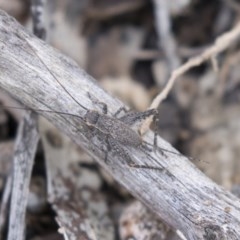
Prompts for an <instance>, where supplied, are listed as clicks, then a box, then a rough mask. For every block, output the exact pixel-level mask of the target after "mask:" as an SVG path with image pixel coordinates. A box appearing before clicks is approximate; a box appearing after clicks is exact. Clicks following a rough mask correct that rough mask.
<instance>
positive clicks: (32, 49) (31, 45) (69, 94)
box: [25, 40, 88, 110]
mask: <svg viewBox="0 0 240 240" xmlns="http://www.w3.org/2000/svg"><path fill="white" fill-rule="evenodd" d="M25 41H26V42H27V44H28V46H29V47H30V48H31V49H32V50H33V53H34V54H35V55H36V56H37V58H38V59H39V60H40V61H41V63H42V64H43V65H44V66H45V68H46V69H47V70H48V72H49V73H50V74H51V75H52V77H53V78H54V79H55V80H56V81H57V83H58V84H59V85H60V86H61V87H62V88H63V89H64V90H65V91H66V93H67V94H68V95H69V96H70V97H71V98H72V99H73V101H74V102H76V103H77V104H78V105H79V106H80V107H82V108H84V109H85V110H88V109H87V108H85V107H84V106H83V105H82V104H80V103H79V102H78V101H77V100H76V99H75V98H74V97H73V96H72V95H71V94H70V92H69V91H68V90H67V88H66V87H65V86H64V85H63V84H62V83H61V82H60V81H59V80H58V79H57V78H56V77H55V75H54V74H53V73H52V71H51V70H50V69H49V68H48V66H47V65H46V64H45V63H44V62H43V60H42V59H41V58H40V57H39V55H38V54H37V53H36V51H35V49H34V48H33V47H32V45H31V44H29V42H28V41H27V40H25Z"/></svg>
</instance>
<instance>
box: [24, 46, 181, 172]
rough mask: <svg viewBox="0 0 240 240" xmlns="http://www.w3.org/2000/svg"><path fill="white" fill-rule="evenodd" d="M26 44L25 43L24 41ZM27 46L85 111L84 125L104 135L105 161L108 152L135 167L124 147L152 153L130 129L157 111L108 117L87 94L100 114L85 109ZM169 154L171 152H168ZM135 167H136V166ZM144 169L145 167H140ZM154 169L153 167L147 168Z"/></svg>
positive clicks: (105, 111)
mask: <svg viewBox="0 0 240 240" xmlns="http://www.w3.org/2000/svg"><path fill="white" fill-rule="evenodd" d="M26 42H27V41H26ZM27 44H28V46H29V47H30V48H31V49H32V51H33V53H34V54H35V55H36V57H37V58H38V59H39V60H40V61H41V63H42V64H43V65H44V67H45V68H46V69H47V70H48V72H49V73H50V74H51V75H52V77H53V78H54V79H55V80H56V81H57V82H58V84H59V85H60V86H61V87H62V88H63V89H64V90H65V91H66V93H67V94H68V95H69V96H70V97H71V98H72V99H73V100H74V101H75V102H76V103H77V104H78V105H79V106H81V107H82V108H83V109H85V110H86V113H85V115H84V117H83V119H82V120H83V121H84V122H85V124H86V125H87V126H88V127H89V128H91V129H92V130H93V131H99V132H100V133H101V135H104V137H105V139H106V146H107V151H106V156H105V161H106V162H107V160H108V152H111V151H112V153H115V154H118V155H119V156H121V157H122V158H124V159H126V160H127V162H128V164H129V165H131V166H134V165H135V166H136V164H135V163H134V161H133V159H131V157H130V155H129V153H128V151H127V150H126V148H125V147H124V146H125V145H127V146H129V147H133V148H142V149H144V150H145V151H152V149H150V148H149V147H148V146H147V144H146V143H144V142H143V141H142V138H141V136H140V135H139V134H138V133H137V132H135V131H134V130H133V129H132V126H133V125H134V124H135V123H137V122H140V121H142V120H144V119H145V118H147V117H149V116H151V115H153V116H156V114H157V110H155V109H151V110H147V111H145V112H128V111H126V109H124V108H121V109H119V110H118V111H117V112H116V113H115V114H114V115H113V116H109V115H108V108H107V105H106V104H105V103H103V102H100V101H98V100H97V99H96V98H94V97H93V96H91V94H90V93H87V94H88V97H89V98H90V99H91V101H92V102H93V103H94V104H96V105H98V106H101V112H99V111H97V110H89V109H87V108H86V107H84V106H82V105H81V104H80V103H79V102H78V101H77V100H76V99H75V98H74V97H73V96H72V95H71V94H70V92H69V91H68V90H67V89H66V87H65V86H64V85H63V84H62V83H61V82H60V81H59V80H58V79H57V78H56V77H55V75H54V74H53V73H52V71H51V70H50V69H49V68H48V66H47V65H46V64H45V63H44V62H43V60H42V59H41V58H40V57H39V56H38V54H37V52H36V51H35V50H34V48H33V47H32V46H31V45H30V44H29V43H28V42H27ZM31 110H34V111H36V112H41V111H45V110H41V109H31ZM121 111H125V114H124V115H123V116H122V117H120V118H117V116H118V115H119V114H120V112H121ZM45 112H53V113H59V114H66V115H69V116H73V117H78V118H82V117H80V116H78V115H74V114H70V113H63V112H57V111H49V110H46V111H45ZM154 143H155V141H154ZM154 145H157V144H154ZM156 149H157V150H160V151H161V153H162V154H163V152H164V151H168V150H166V149H161V148H158V147H157V146H155V150H156ZM168 152H171V151H168ZM172 153H174V154H178V153H175V152H172ZM136 167H137V166H136ZM142 167H145V166H142ZM149 168H154V167H149Z"/></svg>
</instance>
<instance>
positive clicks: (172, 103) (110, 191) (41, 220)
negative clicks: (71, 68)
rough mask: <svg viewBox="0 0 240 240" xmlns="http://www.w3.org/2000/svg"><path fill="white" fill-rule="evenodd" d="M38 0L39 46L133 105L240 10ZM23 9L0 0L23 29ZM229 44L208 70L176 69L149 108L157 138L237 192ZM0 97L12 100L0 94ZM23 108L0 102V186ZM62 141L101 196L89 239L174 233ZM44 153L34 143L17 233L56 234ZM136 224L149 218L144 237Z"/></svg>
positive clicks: (196, 2)
mask: <svg viewBox="0 0 240 240" xmlns="http://www.w3.org/2000/svg"><path fill="white" fill-rule="evenodd" d="M45 2H46V3H45V5H44V24H45V26H46V32H47V40H46V41H47V43H48V44H50V45H52V46H53V47H55V48H57V49H59V50H60V51H61V52H63V53H64V54H66V55H68V56H70V57H71V58H73V59H74V60H75V61H76V62H77V63H78V64H79V66H80V67H81V68H83V69H84V70H86V71H87V72H88V73H89V74H90V75H91V76H93V77H94V78H95V79H96V80H97V81H98V82H99V84H100V85H101V86H102V87H103V88H104V89H106V91H108V92H109V93H111V94H112V95H114V96H117V97H118V98H120V99H121V100H122V101H124V102H125V103H126V104H127V105H129V106H130V107H131V108H132V109H135V110H137V111H144V110H146V109H147V108H148V107H149V106H150V104H151V101H152V99H153V98H154V97H155V96H156V95H157V94H158V93H159V92H161V90H162V89H163V87H164V86H165V84H166V82H167V81H168V79H169V77H170V74H171V72H172V70H174V69H176V68H177V67H178V66H180V65H181V64H183V63H184V62H186V61H187V60H188V59H189V58H191V57H194V56H197V55H199V54H201V53H202V52H203V51H204V50H205V49H207V48H208V47H209V46H210V45H211V44H213V43H214V41H215V39H216V38H217V37H219V36H220V35H221V34H223V33H224V32H226V31H228V30H230V29H232V28H233V27H234V26H235V25H236V23H238V21H239V13H240V2H239V1H237V0H171V1H163V0H155V1H154V0H153V1H150V0H131V1H128V0H48V1H45ZM30 6H31V2H30V1H27V0H8V1H6V0H0V8H1V9H3V10H4V11H6V12H7V13H8V14H10V15H12V16H13V17H14V18H16V19H17V20H18V21H19V22H20V23H21V24H22V25H24V26H25V27H26V28H28V29H29V31H32V30H31V29H32V19H31V14H30ZM239 47H240V46H239V43H238V42H237V43H236V44H233V45H232V46H230V47H229V48H228V49H227V50H226V51H225V52H224V53H222V54H220V55H219V56H218V57H217V60H218V64H219V67H218V69H217V71H216V69H214V68H213V66H212V64H211V62H210V61H207V62H205V63H204V64H202V65H201V66H199V67H195V68H192V69H191V70H190V71H188V72H187V73H186V74H184V75H183V76H181V77H180V78H179V79H178V80H177V81H176V83H175V85H174V88H173V89H172V90H171V92H170V94H169V96H168V98H167V99H166V100H165V101H164V102H163V103H162V104H161V105H160V106H159V120H160V121H159V123H158V126H157V131H158V133H159V135H160V136H161V137H162V138H164V139H165V140H167V141H168V142H170V143H171V144H172V145H173V146H174V147H176V148H177V149H178V150H179V151H180V152H182V153H183V154H184V155H187V156H191V157H193V160H192V161H193V162H194V163H195V164H196V165H197V166H198V167H199V168H200V169H201V170H202V171H203V172H204V173H205V174H206V175H207V176H209V177H210V178H211V179H213V180H214V181H215V182H217V183H218V184H220V185H222V186H223V187H225V188H226V189H228V190H231V191H232V192H234V193H235V194H237V195H238V196H240V185H239V184H240V174H239V171H240V161H239V157H240V121H239V119H240V108H239V102H240V68H239V64H240V48H239ZM0 101H1V102H2V103H4V104H5V105H8V106H17V103H16V102H15V101H14V100H13V99H11V98H10V97H9V96H8V95H6V93H4V92H2V91H1V92H0ZM23 114H24V113H22V112H21V111H19V110H14V109H0V140H1V142H0V192H2V191H3V189H4V185H5V183H6V177H7V175H8V174H9V172H10V170H11V166H12V156H13V146H14V139H15V136H16V131H17V127H18V123H19V121H20V119H21V117H22V115H23ZM69 144H70V143H68V144H67V148H68V149H69V148H71V149H72V151H74V153H72V154H73V155H74V156H73V157H72V158H73V159H74V164H76V166H78V167H79V168H81V167H83V168H84V167H85V168H86V169H87V171H88V172H89V171H90V172H91V174H92V175H91V179H90V180H89V181H93V180H92V179H93V178H94V179H96V182H97V183H96V185H94V186H95V191H96V192H97V193H95V194H100V195H101V199H102V201H103V204H105V205H104V206H105V207H106V209H107V210H106V212H108V216H109V218H108V220H107V224H106V225H107V226H108V228H107V229H108V230H105V232H108V233H109V234H108V235H107V236H104V237H99V238H98V239H130V237H131V236H132V238H131V239H165V240H173V239H180V237H179V236H177V235H176V234H175V232H174V231H173V230H171V229H170V227H168V226H166V225H164V224H163V223H162V222H160V221H158V220H156V219H155V216H153V215H151V214H150V213H149V212H148V211H147V209H145V208H144V207H143V206H142V205H141V203H139V202H136V201H135V202H133V198H132V197H131V196H130V195H129V194H128V193H127V192H126V190H124V189H123V188H122V187H121V186H119V185H118V184H117V183H116V182H115V181H114V180H113V179H112V178H111V177H110V176H109V175H108V174H106V173H105V172H104V171H103V170H102V169H100V168H99V167H98V166H97V165H96V163H95V162H94V161H93V160H92V159H91V158H90V157H88V156H87V155H86V154H85V153H83V151H82V150H81V149H79V147H77V146H75V145H74V144H73V143H71V144H70V145H71V146H70V147H69ZM45 155H46V153H45V152H44V149H43V147H42V145H41V143H40V144H39V149H38V154H37V156H36V162H35V165H34V172H33V178H32V182H31V187H30V190H31V194H30V198H29V205H28V215H27V232H26V233H27V239H32V240H37V239H38V240H40V239H64V238H63V237H62V235H60V234H59V233H57V229H58V226H57V223H56V222H55V220H54V217H55V213H54V212H53V210H52V209H51V207H50V206H49V205H48V204H47V197H46V176H45V175H46V173H45V165H44V159H45ZM66 161H68V160H67V159H66ZM89 169H90V170H89ZM76 171H77V170H76ZM87 175H88V176H89V174H86V178H88V177H87ZM93 175H94V177H93ZM96 186H97V187H96ZM85 187H86V186H85ZM94 196H96V195H94ZM129 203H131V205H130V206H129ZM140 209H141V210H140ZM163 220H164V219H163ZM142 221H145V223H144V224H145V225H146V224H147V223H149V222H151V224H152V225H151V229H152V230H151V231H148V233H147V234H146V236H145V235H144V234H145V233H143V229H142V228H143V225H144V224H143V222H142ZM146 222H147V223H146ZM145 225H144V226H145ZM133 226H135V227H133ZM46 229H47V230H46ZM129 229H130V230H129ZM133 229H134V230H133ZM136 229H137V230H136ZM144 236H145V238H144ZM81 239H88V238H81Z"/></svg>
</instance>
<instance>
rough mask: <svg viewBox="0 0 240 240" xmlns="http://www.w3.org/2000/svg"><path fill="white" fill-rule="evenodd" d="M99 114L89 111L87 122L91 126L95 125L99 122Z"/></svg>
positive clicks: (86, 117)
mask: <svg viewBox="0 0 240 240" xmlns="http://www.w3.org/2000/svg"><path fill="white" fill-rule="evenodd" d="M98 118H99V113H98V112H95V111H88V112H87V113H86V115H85V120H86V122H87V124H89V125H95V124H96V123H97V121H98Z"/></svg>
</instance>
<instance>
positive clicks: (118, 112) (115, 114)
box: [113, 107, 128, 117]
mask: <svg viewBox="0 0 240 240" xmlns="http://www.w3.org/2000/svg"><path fill="white" fill-rule="evenodd" d="M121 112H124V113H127V112H128V110H127V109H126V108H125V107H120V108H119V109H118V110H117V111H116V112H115V113H114V115H113V116H114V117H118V115H119V114H120V113H121Z"/></svg>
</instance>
